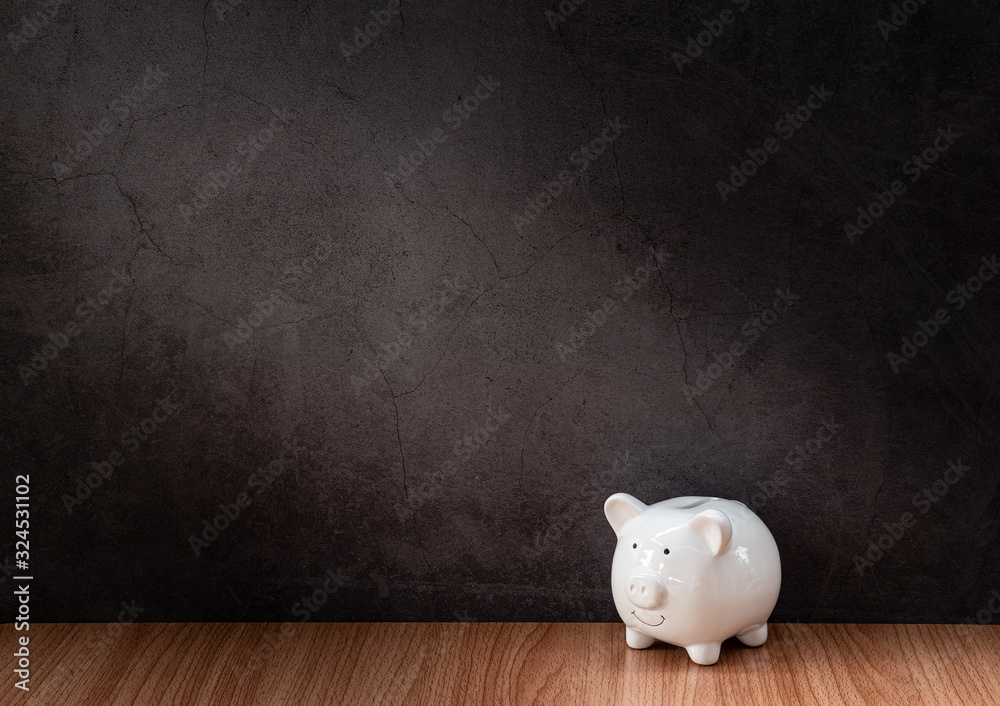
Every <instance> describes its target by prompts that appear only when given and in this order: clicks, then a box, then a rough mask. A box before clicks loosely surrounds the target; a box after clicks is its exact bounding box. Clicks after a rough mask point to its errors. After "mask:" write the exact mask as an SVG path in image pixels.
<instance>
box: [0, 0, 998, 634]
mask: <svg viewBox="0 0 1000 706" xmlns="http://www.w3.org/2000/svg"><path fill="white" fill-rule="evenodd" d="M159 5H162V6H159ZM387 6H388V7H389V8H390V9H389V10H386V9H385V8H386V7H387ZM46 7H47V8H48V9H47V10H46V9H45V8H46ZM569 7H570V5H568V4H564V5H563V8H564V10H566V9H568V8H569ZM907 7H908V8H909V9H914V8H915V9H916V12H915V14H913V15H912V16H909V15H907V14H905V11H904V10H902V9H900V10H899V11H900V12H903V13H904V14H902V15H899V14H898V13H897V15H896V22H897V23H898V24H899V26H898V27H897V26H895V25H892V24H891V23H892V21H893V20H892V18H893V14H894V10H893V6H892V5H891V4H887V3H884V2H878V3H870V4H865V3H854V4H853V5H851V6H847V5H841V6H830V5H829V4H828V3H820V2H792V1H788V2H764V1H757V0H749V1H748V2H746V3H744V2H742V1H741V2H739V3H730V2H714V3H707V4H698V3H689V2H667V3H661V2H652V1H650V2H639V1H635V2H599V1H598V0H588V2H585V3H582V4H581V5H580V6H579V8H577V9H576V10H575V11H573V12H572V13H565V14H564V16H557V15H556V14H555V12H556V11H558V5H557V3H556V2H554V1H553V2H551V3H549V2H543V3H534V2H533V3H527V4H524V3H481V2H471V1H468V2H460V1H458V0H453V1H451V2H437V3H421V2H409V1H407V2H405V3H403V6H402V12H401V14H397V13H394V12H393V11H392V9H393V7H392V5H391V4H387V3H386V2H373V3H371V4H368V3H347V4H343V3H320V2H309V3H305V2H297V3H275V2H264V1H263V0H243V1H242V2H241V3H238V4H228V5H222V4H219V3H208V4H206V3H203V2H199V3H197V4H196V3H192V2H180V3H163V4H154V3H147V4H145V5H141V4H134V3H124V2H122V3H119V2H115V3H106V4H94V3H84V2H73V1H72V0H67V1H66V2H63V3H61V4H60V3H53V4H51V5H49V6H45V5H42V4H41V3H39V2H36V1H32V2H28V1H25V0H16V1H14V2H10V3H7V4H5V5H4V8H3V10H2V11H0V29H2V31H3V33H4V35H7V33H8V32H11V33H16V36H15V34H12V35H10V36H8V38H7V40H6V41H5V42H4V45H3V50H2V62H0V67H2V68H0V82H2V83H0V85H2V90H3V95H4V101H3V102H2V105H0V133H2V141H0V161H2V163H3V165H4V173H3V174H2V183H3V196H2V220H0V223H2V235H3V241H2V243H0V260H2V273H3V282H4V283H3V292H2V306H0V321H2V327H3V339H2V341H3V342H2V345H0V356H2V368H0V369H2V371H3V375H2V376H0V388H2V394H3V399H4V400H5V404H4V407H3V437H2V448H3V454H4V458H6V459H7V461H8V464H9V467H10V469H11V473H10V474H9V478H8V481H7V483H6V484H5V487H4V488H3V489H2V491H0V492H2V493H3V494H4V497H8V496H10V495H13V492H14V491H13V483H12V476H13V474H14V473H19V472H30V476H31V478H30V480H31V490H32V515H31V519H32V535H31V537H32V539H31V548H32V551H31V570H32V572H33V574H34V576H35V586H34V594H33V611H34V613H33V618H34V619H35V620H47V621H52V620H86V621H92V620H114V619H115V618H116V616H117V615H118V614H119V612H120V611H121V605H120V604H121V602H122V601H126V602H129V601H137V602H138V604H139V605H141V606H142V607H143V612H142V613H141V615H140V617H139V619H140V620H238V619H246V620H257V619H267V620H300V619H302V618H303V617H307V618H309V619H314V620H410V619H413V620H454V619H477V620H615V619H616V618H617V616H616V615H615V613H614V608H613V604H612V601H611V595H610V590H609V586H608V580H609V572H610V564H611V555H612V551H613V548H614V539H615V537H614V534H613V532H612V531H611V529H610V527H608V526H607V524H606V521H605V519H604V516H603V511H602V504H603V501H604V499H605V498H606V497H607V496H608V495H609V494H611V493H612V492H617V491H627V492H630V493H632V494H634V495H636V496H637V497H639V498H640V499H642V500H645V501H647V502H654V501H657V500H662V499H665V498H669V497H673V496H678V495H699V494H706V495H718V496H723V497H727V498H733V499H738V500H742V501H744V502H746V503H747V504H748V505H750V507H752V508H753V509H754V510H756V511H757V512H758V513H759V515H760V516H761V517H762V518H763V519H764V521H765V522H767V524H768V525H769V526H770V528H771V529H772V531H773V533H774V535H775V537H776V539H777V541H778V544H779V546H780V549H781V553H782V558H783V560H784V584H783V588H782V594H781V599H780V602H779V604H778V609H777V612H776V615H775V618H776V619H780V620H844V621H883V620H886V621H888V620H902V621H959V620H963V619H965V618H966V617H968V616H975V615H976V614H977V611H980V610H981V609H984V610H985V609H986V606H987V605H988V601H989V599H990V596H991V591H992V590H994V589H996V588H997V587H1000V565H998V561H997V555H998V550H997V532H998V523H997V516H998V515H997V513H998V499H997V467H998V463H997V450H998V448H997V447H998V443H997V441H998V436H997V429H998V420H1000V417H998V411H997V391H998V387H997V379H998V370H997V350H998V348H997V335H998V325H1000V324H998V317H997V314H998V312H1000V279H996V280H994V281H985V282H971V283H970V282H969V280H970V278H978V277H979V274H980V273H982V275H983V276H984V278H985V276H986V275H990V276H991V275H992V270H991V269H990V268H989V267H985V266H983V265H982V258H983V257H985V258H986V259H987V261H989V260H990V258H992V257H993V256H995V255H996V254H998V252H1000V243H998V239H997V237H996V235H997V225H998V217H1000V211H998V180H997V177H998V170H997V156H998V126H1000V122H998V113H997V98H998V91H997V84H996V81H995V78H994V77H995V75H996V71H997V65H998V61H997V56H998V55H997V42H996V37H997V30H998V28H1000V14H998V11H997V9H996V8H995V7H993V6H991V5H990V4H989V3H977V2H961V3H950V4H948V3H944V2H939V1H938V0H928V2H926V3H924V4H923V5H919V4H917V3H915V2H914V3H913V4H912V6H910V5H908V6H907ZM724 10H725V11H727V14H725V15H723V11H724ZM372 11H374V12H375V15H372V14H371V12H372ZM38 12H41V13H43V15H37V14H36V15H35V16H36V19H35V20H34V21H32V20H23V18H24V17H25V16H29V15H33V14H35V13H38ZM46 12H54V17H53V18H51V19H45V18H44V13H46ZM547 12H549V13H550V14H546V13H547ZM380 13H382V14H380ZM728 13H731V14H728ZM373 17H375V18H376V19H374V20H373V19H372V18H373ZM379 17H381V22H382V23H384V24H379V21H380V20H379V19H378V18H379ZM904 20H905V22H904ZM880 21H884V22H888V23H890V24H883V25H882V26H881V28H880V26H879V24H878V23H879V22H880ZM25 22H27V24H25ZM366 22H375V24H372V25H369V28H368V29H369V30H370V31H371V34H372V35H374V36H373V37H372V38H371V39H370V40H369V38H368V37H367V36H362V33H363V32H365V29H364V25H365V23H366ZM706 23H707V24H706ZM551 25H554V29H553V28H552V26H551ZM706 27H708V28H710V29H711V30H713V31H714V32H715V33H716V34H717V35H718V36H712V34H711V33H710V31H709V30H708V29H705V28H706ZM887 27H891V30H890V29H886V28H887ZM699 33H701V34H700V36H699ZM11 37H13V38H11ZM355 39H357V42H358V44H364V45H365V46H362V47H361V48H360V50H357V51H352V52H349V54H350V56H345V55H344V51H343V46H344V44H345V43H346V42H354V41H355ZM22 40H23V41H22ZM699 40H700V41H701V43H702V44H707V45H708V46H707V47H699V46H698V42H699ZM355 49H357V46H355ZM699 51H700V53H699ZM692 55H693V56H692ZM477 91H478V98H475V99H472V98H470V96H476V94H477ZM463 101H464V104H465V105H464V107H462V105H461V104H460V105H459V107H458V108H456V107H455V104H456V103H457V102H463ZM810 102H811V107H808V106H809V104H810ZM800 106H806V107H803V108H801V109H800ZM797 109H799V117H798V118H796V117H794V113H795V111H796V110H797ZM788 113H793V116H792V117H791V118H790V119H789V118H786V117H785V116H786V114H788ZM949 131H950V132H949ZM602 134H603V137H602ZM942 135H948V137H947V138H945V137H942ZM605 140H607V141H605ZM935 144H936V145H937V147H935ZM588 146H589V147H588ZM581 149H583V150H587V151H586V152H585V151H581ZM421 150H422V151H423V153H424V154H420V153H419V151H421ZM591 150H592V151H591ZM925 150H927V153H926V155H925V159H926V160H927V161H926V162H922V163H921V164H920V165H918V164H916V163H914V162H913V161H912V160H911V158H912V157H913V156H914V155H918V156H919V155H921V153H923V152H924V151H925ZM427 153H429V156H426V155H427ZM410 154H413V155H414V157H413V160H414V161H417V162H420V164H419V165H418V166H415V167H413V166H412V165H409V164H403V165H402V166H401V161H402V160H408V159H409V157H407V155H410ZM752 158H756V159H757V161H758V162H763V164H762V165H761V166H757V165H755V164H753V163H752V162H746V164H743V168H744V169H745V170H746V172H749V173H750V174H751V175H750V176H748V177H743V176H739V175H737V176H733V175H732V171H733V170H738V169H739V168H740V165H741V163H744V162H745V161H746V160H748V159H752ZM765 159H766V161H764V160H765ZM921 159H924V158H921ZM734 165H735V166H734ZM411 172H412V173H411ZM560 181H561V182H562V183H561V184H560ZM722 183H726V184H728V185H729V188H723V187H722V186H721V184H722ZM894 184H895V189H896V193H892V190H893V188H894ZM546 185H549V189H550V191H551V192H552V195H551V196H547V197H546V196H542V194H543V190H544V189H545V188H546ZM880 193H884V194H885V195H883V196H882V197H881V198H882V199H883V200H884V201H885V203H887V204H889V205H887V206H884V207H883V206H881V205H880V204H879V202H878V200H877V199H879V198H880V197H879V196H878V194H880ZM890 201H891V203H890ZM872 203H874V204H876V205H875V207H874V208H873V209H872V210H873V211H874V213H875V214H876V215H878V216H879V217H878V218H877V219H874V222H873V223H869V221H868V220H866V218H868V217H865V218H863V219H861V225H863V226H869V227H867V228H866V229H864V230H863V232H862V231H861V229H858V232H853V231H851V232H850V233H848V232H847V231H846V230H845V223H848V224H854V225H855V227H856V226H857V223H858V220H859V213H858V208H859V207H864V208H865V209H868V208H869V205H870V204H872ZM880 211H884V213H881V214H880ZM979 285H981V288H978V287H979ZM958 287H967V289H966V290H964V291H967V292H968V296H967V295H966V294H963V293H960V291H959V290H958V289H956V288H958ZM974 288H975V291H972V290H973V289H974ZM781 297H784V300H782V298H781ZM789 302H790V304H789ZM775 303H777V305H778V306H777V310H772V306H774V304H775ZM939 310H940V313H939V314H938V315H939V316H940V321H939V322H934V317H935V314H936V313H938V312H939ZM921 321H923V322H925V323H924V324H923V326H924V327H925V328H926V329H927V330H929V331H931V332H933V333H934V335H931V336H929V335H928V334H924V333H922V331H921V323H920V322H921ZM928 321H930V322H931V323H927V322H928ZM914 336H916V339H917V343H918V344H922V345H919V346H915V347H914V348H913V349H912V350H911V349H910V348H909V344H908V345H907V347H905V348H904V344H903V341H902V338H903V337H907V338H908V339H909V340H911V341H912V340H913V338H914ZM730 351H735V355H734V354H733V353H732V352H730ZM904 353H905V354H907V355H910V354H912V355H910V357H906V356H905V355H904ZM890 354H893V355H895V356H900V357H899V358H898V359H897V358H892V357H891V356H890ZM824 425H826V426H824ZM797 449H801V451H797ZM949 462H952V463H953V465H954V466H955V467H959V466H961V467H962V468H963V470H961V471H957V472H956V471H954V470H951V471H948V470H947V468H948V464H949ZM965 467H967V470H964V468H965ZM102 474H103V475H102ZM105 476H107V477H105ZM88 480H89V483H90V484H91V486H96V487H88V486H87V483H88ZM925 492H926V494H925V495H922V493H925ZM243 494H245V495H243ZM241 501H243V505H244V507H239V504H240V502H241ZM247 503H249V506H246V505H247ZM4 505H5V507H7V508H8V509H6V510H4V516H9V513H11V510H10V509H9V508H10V507H11V503H10V502H5V503H4ZM220 506H221V509H220ZM225 512H228V513H229V514H230V515H233V516H235V519H232V520H230V519H228V518H226V517H225V515H224V514H223V513H225ZM237 513H238V516H236V515H237ZM213 520H214V521H215V523H216V525H217V526H221V527H222V528H223V529H222V531H221V532H217V531H216V530H214V529H206V525H207V523H210V522H212V521H213ZM904 525H905V526H904ZM5 526H8V527H10V523H5ZM894 535H895V536H894ZM0 543H2V544H0V546H2V551H3V552H4V554H3V556H4V557H8V561H7V563H5V564H4V566H5V571H4V576H3V579H4V581H5V582H6V581H8V580H9V578H8V576H9V571H10V570H11V569H12V567H11V564H10V561H9V558H10V557H12V555H13V551H14V547H13V543H14V538H13V536H12V532H11V530H10V529H8V530H7V531H6V532H5V533H4V534H3V536H2V537H0ZM880 543H881V546H882V548H881V549H878V548H877V546H878V545H879V544H880ZM866 553H867V558H864V557H865V555H866ZM324 586H325V589H324V588H323V587H324ZM317 587H319V588H318V590H317ZM314 593H315V595H316V598H317V601H318V602H320V603H322V604H321V605H317V604H311V607H306V606H305V605H303V603H302V598H303V597H308V596H310V595H313V594H314ZM320 598H323V599H325V602H322V601H319V599H320ZM314 609H315V610H314ZM986 612H987V613H989V615H988V616H987V618H988V619H989V620H991V621H994V622H995V621H996V620H1000V615H998V616H994V615H993V614H992V613H990V611H989V610H986ZM980 615H985V613H980Z"/></svg>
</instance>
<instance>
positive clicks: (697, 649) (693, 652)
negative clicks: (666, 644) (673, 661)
mask: <svg viewBox="0 0 1000 706" xmlns="http://www.w3.org/2000/svg"><path fill="white" fill-rule="evenodd" d="M721 647H722V645H720V644H719V643H718V642H706V643H704V644H702V645H688V646H687V647H686V648H685V649H686V650H687V653H688V657H690V658H691V661H692V662H694V663H696V664H703V665H705V666H708V665H709V664H715V663H716V662H718V661H719V650H720V649H721Z"/></svg>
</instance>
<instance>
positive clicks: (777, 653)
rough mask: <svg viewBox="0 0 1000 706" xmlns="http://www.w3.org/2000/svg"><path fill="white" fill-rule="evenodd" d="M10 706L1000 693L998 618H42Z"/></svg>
mask: <svg viewBox="0 0 1000 706" xmlns="http://www.w3.org/2000/svg"><path fill="white" fill-rule="evenodd" d="M0 633H2V635H3V638H2V644H3V646H4V649H3V652H4V653H5V654H6V655H8V657H7V660H6V664H7V668H5V669H4V675H5V679H6V680H7V683H6V684H4V685H3V688H2V690H0V703H2V704H8V703H10V704H14V703H18V704H23V703H28V704H74V705H76V704H81V705H89V704H93V705H94V706H106V705H109V704H131V705H135V706H145V705H146V704H184V705H185V706H187V705H189V704H212V705H213V706H215V705H218V704H286V705H287V704H352V705H353V704H358V705H361V704H433V705H435V706H437V705H438V704H494V703H496V704H535V703H537V704H600V705H601V706H604V705H605V704H643V705H645V704H688V703H696V704H702V703H703V704H724V703H730V704H796V705H798V704H827V703H828V704H892V705H895V704H907V706H912V705H914V704H970V705H973V704H974V705H976V706H979V705H980V704H1000V677H998V671H1000V626H986V627H980V626H975V627H969V626H959V625H807V624H781V625H772V626H771V635H770V637H769V639H768V641H767V643H766V644H765V645H764V646H763V647H759V648H756V649H754V648H748V647H744V646H742V645H740V644H739V643H738V642H736V641H732V640H731V641H729V642H727V643H726V644H725V645H723V649H722V656H721V657H720V658H719V662H718V663H717V664H716V665H714V666H711V667H699V666H697V665H695V664H693V663H692V662H691V661H690V660H689V659H688V657H687V655H686V653H685V652H684V651H683V650H681V649H678V648H674V647H669V646H665V645H657V646H655V647H653V648H651V649H649V650H645V651H636V650H631V649H629V648H627V647H626V646H625V628H624V626H622V625H612V624H567V623H433V624H432V623H320V624H308V623H307V624H299V623H295V624H284V625H283V627H282V626H279V625H276V624H271V623H268V624H261V623H256V624H249V623H237V624H221V623H200V624H194V623H192V624H156V623H152V624H135V625H126V626H118V625H103V624H80V625H70V624H65V625H32V626H31V630H30V636H31V642H30V649H31V655H30V660H31V666H30V669H31V681H30V686H31V692H30V694H25V693H24V692H22V691H20V690H18V689H16V688H14V683H13V682H14V678H13V677H12V669H13V665H12V661H13V660H12V658H11V657H10V655H11V653H12V652H13V649H14V648H12V649H7V647H8V646H12V645H14V643H15V640H16V636H20V635H23V634H24V633H23V632H22V633H15V632H14V630H13V626H12V625H9V624H8V625H4V626H3V628H2V630H0Z"/></svg>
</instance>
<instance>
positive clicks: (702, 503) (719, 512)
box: [604, 493, 781, 664]
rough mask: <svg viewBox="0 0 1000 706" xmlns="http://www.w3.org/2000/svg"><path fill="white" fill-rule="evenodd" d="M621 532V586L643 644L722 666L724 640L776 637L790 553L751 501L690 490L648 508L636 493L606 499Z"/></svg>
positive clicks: (632, 641) (630, 635) (633, 634)
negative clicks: (772, 620)
mask: <svg viewBox="0 0 1000 706" xmlns="http://www.w3.org/2000/svg"><path fill="white" fill-rule="evenodd" d="M604 514H605V515H606V516H607V518H608V522H610V523H611V526H612V527H613V528H614V530H615V533H616V534H617V535H618V547H617V548H616V549H615V559H614V563H613V564H612V566H611V588H612V591H613V593H614V597H615V606H616V607H617V608H618V614H619V615H621V618H622V620H623V621H624V622H625V642H626V643H627V644H628V646H629V647H632V648H635V649H637V650H641V649H645V648H647V647H649V646H650V645H652V644H653V642H654V641H655V640H660V641H662V642H669V643H671V644H673V645H678V646H680V647H683V648H684V649H686V650H687V653H688V656H690V657H691V659H692V660H694V661H695V662H697V663H698V664H715V662H716V661H717V660H718V659H719V648H720V646H721V643H722V641H723V640H725V639H727V638H730V637H733V636H734V635H735V636H736V637H737V638H739V640H740V641H741V642H742V643H743V644H745V645H749V646H751V647H757V646H758V645H762V644H764V641H765V640H767V619H768V618H769V617H770V615H771V611H772V610H774V604H775V603H776V602H777V601H778V589H779V588H780V587H781V560H780V558H779V557H778V546H777V545H776V544H775V543H774V537H772V536H771V533H770V531H768V529H767V527H766V526H765V525H764V523H763V522H762V521H761V519H760V518H759V517H757V516H756V515H755V514H753V513H752V512H751V511H750V510H749V509H748V508H747V507H746V505H744V504H743V503H738V502H734V501H732V500H723V499H721V498H698V497H685V498H673V499H672V500H664V501H663V502H660V503H656V504H655V505H645V504H643V503H642V502H640V501H639V500H637V499H635V498H633V497H632V496H631V495H628V494H627V493H616V494H614V495H612V496H611V497H610V498H608V499H607V502H605V503H604Z"/></svg>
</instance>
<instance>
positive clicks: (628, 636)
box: [625, 625, 656, 650]
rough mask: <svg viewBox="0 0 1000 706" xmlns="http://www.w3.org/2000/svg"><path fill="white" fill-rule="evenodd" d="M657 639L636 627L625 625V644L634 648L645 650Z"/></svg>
mask: <svg viewBox="0 0 1000 706" xmlns="http://www.w3.org/2000/svg"><path fill="white" fill-rule="evenodd" d="M654 642H656V640H654V639H653V638H651V637H650V636H649V635H647V634H645V633H641V632H639V631H638V630H636V629H635V628H630V627H629V626H628V625H626V626H625V644H626V645H628V646H629V647H631V648H632V649H633V650H644V649H646V648H647V647H649V646H650V645H652V644H653V643H654Z"/></svg>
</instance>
